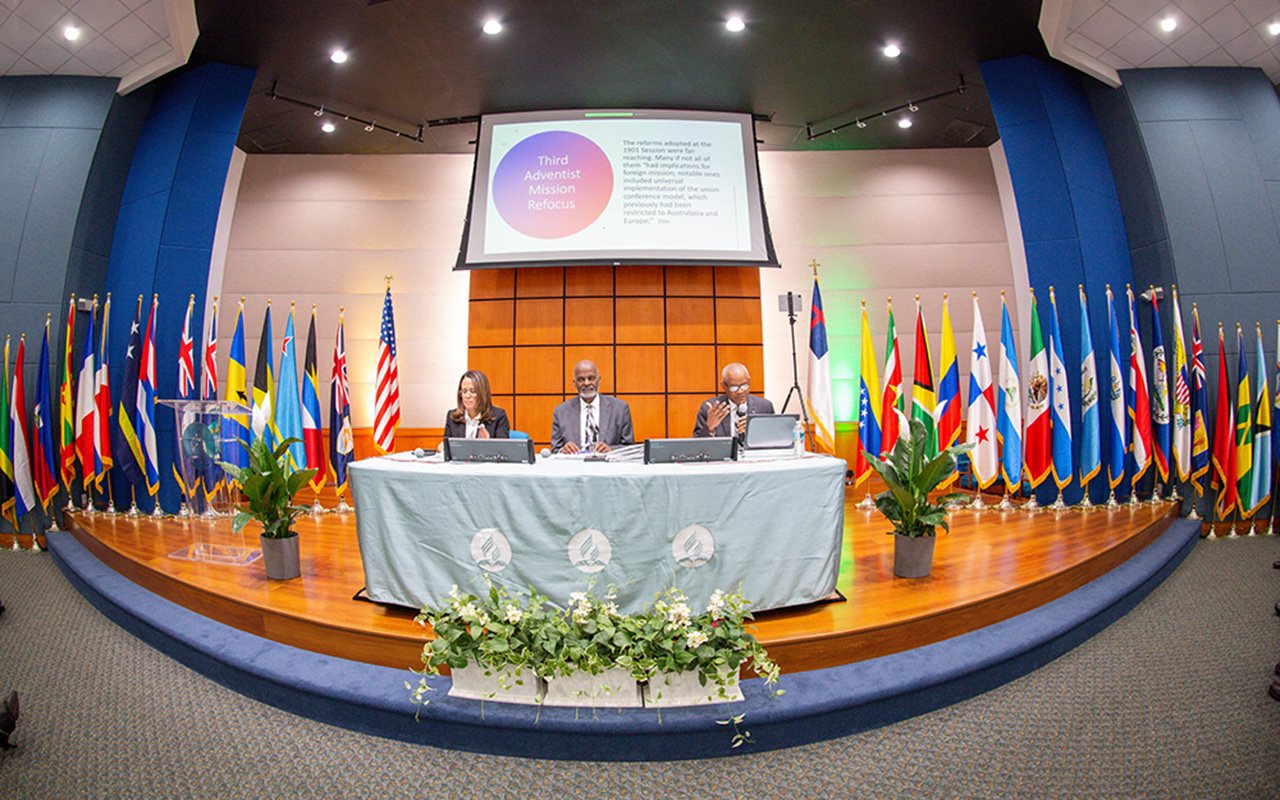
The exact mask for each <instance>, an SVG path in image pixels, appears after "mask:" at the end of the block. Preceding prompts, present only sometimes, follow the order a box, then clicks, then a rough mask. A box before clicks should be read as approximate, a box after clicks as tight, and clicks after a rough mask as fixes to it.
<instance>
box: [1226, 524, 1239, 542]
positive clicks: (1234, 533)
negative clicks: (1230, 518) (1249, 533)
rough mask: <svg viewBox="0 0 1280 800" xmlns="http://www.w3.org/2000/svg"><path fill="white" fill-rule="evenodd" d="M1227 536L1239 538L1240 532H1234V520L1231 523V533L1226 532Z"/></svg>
mask: <svg viewBox="0 0 1280 800" xmlns="http://www.w3.org/2000/svg"><path fill="white" fill-rule="evenodd" d="M1227 538H1228V539H1239V538H1240V534H1238V533H1236V524H1235V523H1234V522H1232V523H1231V533H1229V534H1227Z"/></svg>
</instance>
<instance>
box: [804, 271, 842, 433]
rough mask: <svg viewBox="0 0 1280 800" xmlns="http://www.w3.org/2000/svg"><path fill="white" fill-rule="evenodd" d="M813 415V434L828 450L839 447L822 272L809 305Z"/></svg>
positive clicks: (810, 411) (810, 377) (811, 414)
mask: <svg viewBox="0 0 1280 800" xmlns="http://www.w3.org/2000/svg"><path fill="white" fill-rule="evenodd" d="M808 403H809V418H810V419H812V420H813V438H814V439H816V440H817V444H818V446H819V447H821V448H822V450H823V451H824V452H827V453H834V452H835V451H836V418H835V411H834V410H833V409H832V404H831V357H830V355H829V354H828V352H827V322H826V317H825V316H824V315H823V313H822V294H821V293H820V292H819V291H818V275H817V273H816V272H815V273H814V276H813V304H812V305H810V306H809V398H808Z"/></svg>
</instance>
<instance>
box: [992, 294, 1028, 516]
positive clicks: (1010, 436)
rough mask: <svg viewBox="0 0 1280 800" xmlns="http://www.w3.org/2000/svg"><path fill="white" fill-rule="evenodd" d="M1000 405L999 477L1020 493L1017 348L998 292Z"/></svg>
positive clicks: (1020, 451)
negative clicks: (999, 311)
mask: <svg viewBox="0 0 1280 800" xmlns="http://www.w3.org/2000/svg"><path fill="white" fill-rule="evenodd" d="M1000 309H1001V316H1000V403H999V404H998V405H997V406H996V435H997V436H998V437H999V439H1000V477H1001V478H1003V479H1004V485H1005V488H1006V489H1007V490H1008V491H1009V492H1010V493H1015V494H1016V493H1017V492H1019V491H1021V490H1022V397H1021V394H1022V387H1021V383H1020V381H1019V380H1018V346H1017V345H1016V344H1014V342H1013V324H1012V323H1011V322H1009V305H1008V303H1006V302H1005V301H1004V293H1003V292H1001V293H1000Z"/></svg>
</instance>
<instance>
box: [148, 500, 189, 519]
mask: <svg viewBox="0 0 1280 800" xmlns="http://www.w3.org/2000/svg"><path fill="white" fill-rule="evenodd" d="M156 507H157V508H159V506H156ZM177 516H178V519H187V518H189V517H190V516H191V509H189V508H187V504H186V502H185V501H184V502H183V503H182V504H181V505H180V506H178V514H177Z"/></svg>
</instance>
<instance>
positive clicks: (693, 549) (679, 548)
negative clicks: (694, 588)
mask: <svg viewBox="0 0 1280 800" xmlns="http://www.w3.org/2000/svg"><path fill="white" fill-rule="evenodd" d="M715 553H716V540H715V538H714V537H713V536H712V535H711V531H709V530H707V529H706V528H704V527H702V526H701V525H688V526H686V527H684V528H681V529H680V532H679V533H677V534H676V538H675V541H673V542H672V543H671V555H672V556H674V557H675V560H676V563H677V564H679V565H680V566H682V567H687V568H689V569H697V568H698V567H700V566H702V565H703V564H705V563H707V562H708V561H710V560H711V557H712V556H713V555H715Z"/></svg>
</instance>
